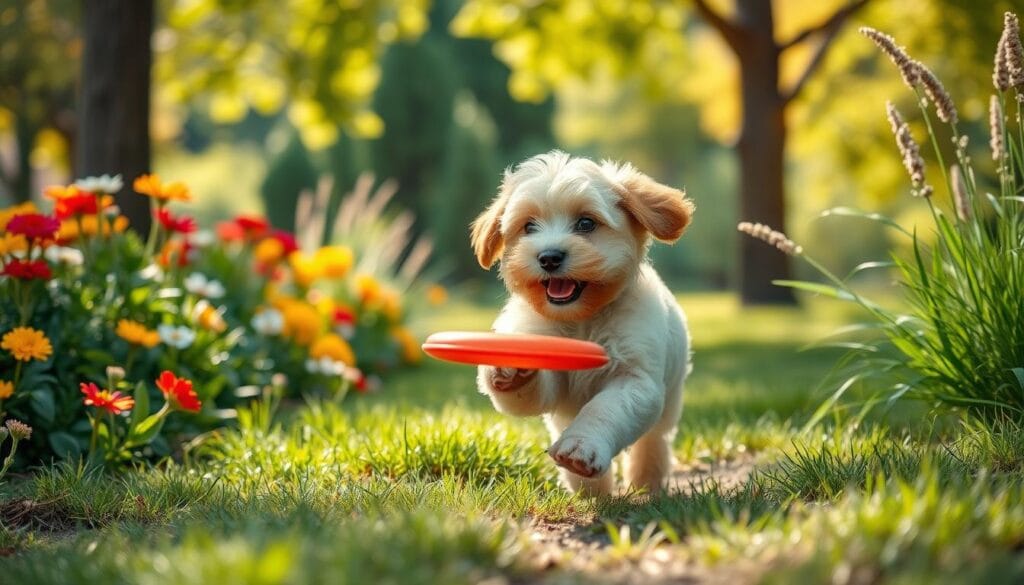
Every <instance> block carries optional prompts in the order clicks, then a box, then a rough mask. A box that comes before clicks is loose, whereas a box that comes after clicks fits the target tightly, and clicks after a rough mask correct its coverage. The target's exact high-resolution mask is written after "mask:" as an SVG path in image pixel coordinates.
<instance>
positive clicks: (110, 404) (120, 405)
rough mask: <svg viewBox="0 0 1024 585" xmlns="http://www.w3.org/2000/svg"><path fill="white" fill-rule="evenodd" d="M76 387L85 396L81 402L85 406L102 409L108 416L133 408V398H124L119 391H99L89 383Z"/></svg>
mask: <svg viewBox="0 0 1024 585" xmlns="http://www.w3.org/2000/svg"><path fill="white" fill-rule="evenodd" d="M78 386H79V388H81V389H82V394H85V400H84V401H83V402H84V403H85V405H86V406H95V407H96V408H102V409H104V410H106V411H107V412H109V413H110V414H121V413H122V412H124V411H126V410H131V409H132V408H133V407H134V406H135V399H134V398H132V397H131V396H126V395H124V394H122V393H121V392H119V391H114V392H111V391H110V390H107V389H106V388H104V389H103V390H100V389H99V388H98V387H97V386H96V384H93V383H92V382H89V383H88V384H86V383H85V382H82V383H81V384H79V385H78Z"/></svg>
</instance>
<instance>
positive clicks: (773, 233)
mask: <svg viewBox="0 0 1024 585" xmlns="http://www.w3.org/2000/svg"><path fill="white" fill-rule="evenodd" d="M736 229H738V230H739V231H741V232H743V233H745V234H747V235H750V236H753V237H755V238H757V239H759V240H761V241H762V242H767V243H769V244H771V245H773V246H775V247H776V248H778V249H779V250H781V251H782V252H784V253H786V254H789V255H790V256H799V255H801V254H803V253H804V249H803V248H802V247H800V246H798V245H797V244H796V242H794V241H793V240H791V239H789V238H788V237H786V234H784V233H782V232H780V231H777V230H773V229H772V228H770V227H768V226H766V225H764V224H763V223H750V222H749V221H744V222H740V224H739V225H737V226H736Z"/></svg>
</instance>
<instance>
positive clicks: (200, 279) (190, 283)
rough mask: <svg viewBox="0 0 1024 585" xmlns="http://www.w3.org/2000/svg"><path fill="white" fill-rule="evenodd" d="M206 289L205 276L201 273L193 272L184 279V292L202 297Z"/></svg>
mask: <svg viewBox="0 0 1024 585" xmlns="http://www.w3.org/2000/svg"><path fill="white" fill-rule="evenodd" d="M205 288H206V275H204V274H202V273H201V272H193V273H192V274H189V275H188V277H186V278H185V290H187V291H188V292H190V293H192V294H194V295H202V294H203V289H205Z"/></svg>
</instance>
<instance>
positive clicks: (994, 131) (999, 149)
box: [988, 96, 1006, 166]
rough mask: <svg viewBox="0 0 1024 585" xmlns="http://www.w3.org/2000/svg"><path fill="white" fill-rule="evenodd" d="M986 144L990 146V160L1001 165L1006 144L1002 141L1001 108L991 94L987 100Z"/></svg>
mask: <svg viewBox="0 0 1024 585" xmlns="http://www.w3.org/2000/svg"><path fill="white" fill-rule="evenodd" d="M988 132H989V139H988V145H989V146H990V147H991V148H992V160H994V161H996V163H997V166H1001V165H1002V161H1003V158H1004V157H1005V156H1006V146H1005V145H1004V143H1003V108H1002V106H1000V105H999V98H997V97H996V96H992V97H991V98H989V100H988Z"/></svg>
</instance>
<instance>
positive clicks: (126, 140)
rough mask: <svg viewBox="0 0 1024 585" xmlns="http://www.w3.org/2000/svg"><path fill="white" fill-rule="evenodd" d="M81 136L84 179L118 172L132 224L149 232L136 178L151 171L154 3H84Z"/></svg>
mask: <svg viewBox="0 0 1024 585" xmlns="http://www.w3.org/2000/svg"><path fill="white" fill-rule="evenodd" d="M82 25H83V34H82V36H83V41H84V48H83V53H82V78H81V96H80V102H79V134H78V147H77V151H78V152H77V159H78V164H77V165H76V170H77V172H78V173H79V175H80V176H89V175H102V174H120V175H121V176H122V177H123V178H124V182H125V188H124V189H122V191H121V193H119V194H117V195H116V200H117V204H118V205H119V206H120V207H121V211H122V213H124V214H125V215H126V216H128V219H129V221H130V222H131V226H132V228H133V229H135V230H136V231H137V232H139V233H141V234H145V233H147V232H148V230H149V225H150V222H151V221H152V217H151V216H150V206H149V200H148V199H147V198H146V197H143V196H141V195H138V194H136V193H134V192H133V191H132V188H131V184H132V180H133V179H134V178H135V177H137V176H139V175H141V174H143V173H146V172H149V168H150V166H149V165H150V160H149V155H150V147H149V87H150V67H151V64H152V60H153V57H152V52H151V50H150V38H151V36H152V33H153V0H84V2H83V9H82Z"/></svg>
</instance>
